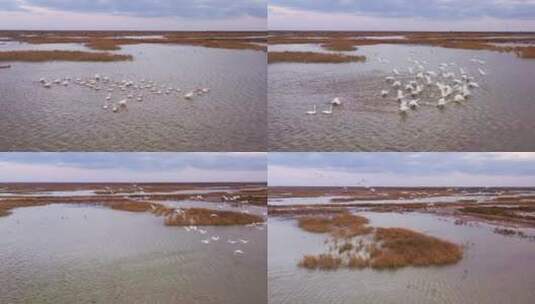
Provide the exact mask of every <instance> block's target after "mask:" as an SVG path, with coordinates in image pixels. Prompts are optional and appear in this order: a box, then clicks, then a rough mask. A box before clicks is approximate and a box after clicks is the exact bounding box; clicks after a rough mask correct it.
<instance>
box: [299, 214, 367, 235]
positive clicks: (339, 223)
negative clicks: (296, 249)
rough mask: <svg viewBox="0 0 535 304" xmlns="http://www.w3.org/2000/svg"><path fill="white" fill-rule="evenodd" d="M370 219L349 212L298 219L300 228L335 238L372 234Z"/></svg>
mask: <svg viewBox="0 0 535 304" xmlns="http://www.w3.org/2000/svg"><path fill="white" fill-rule="evenodd" d="M366 224H368V219H367V218H365V217H362V216H358V215H353V214H350V213H349V212H344V213H341V214H336V215H333V216H330V217H328V216H305V217H301V218H299V219H298V225H299V228H301V229H303V230H305V231H308V232H312V233H330V234H332V235H333V236H335V237H353V236H357V235H363V234H368V233H370V232H371V229H370V228H369V227H365V226H364V225H366Z"/></svg>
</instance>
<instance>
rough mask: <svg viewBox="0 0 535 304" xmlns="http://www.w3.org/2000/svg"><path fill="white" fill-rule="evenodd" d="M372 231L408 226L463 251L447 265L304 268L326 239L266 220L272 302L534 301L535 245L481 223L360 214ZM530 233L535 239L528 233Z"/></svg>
mask: <svg viewBox="0 0 535 304" xmlns="http://www.w3.org/2000/svg"><path fill="white" fill-rule="evenodd" d="M359 214H362V215H364V216H366V217H368V218H369V219H370V221H371V225H373V226H384V227H406V228H410V229H415V230H418V231H421V232H424V233H427V234H430V235H433V236H436V237H440V238H444V239H447V240H450V241H453V242H456V243H458V244H463V245H466V246H467V248H466V249H465V254H464V258H463V259H462V260H461V261H460V262H459V263H457V264H455V265H451V266H445V267H427V268H416V267H406V268H403V269H399V270H396V271H376V270H371V269H364V270H347V269H340V270H336V271H314V270H305V269H301V268H299V267H298V266H297V263H298V262H299V260H300V259H301V258H302V256H303V255H304V254H320V253H324V252H326V248H325V247H326V245H325V244H324V240H325V239H326V235H321V234H313V233H307V232H304V231H302V230H300V229H299V228H298V227H297V224H296V221H295V220H294V219H287V218H270V219H269V235H268V246H269V254H268V269H269V270H268V282H269V283H268V285H269V287H268V290H269V291H268V293H269V303H271V304H283V303H292V304H300V303H303V304H305V303H333V304H342V303H348V304H349V303H351V304H353V303H363V304H366V303H382V304H385V303H386V304H388V303H484V304H489V303H496V304H498V303H526V304H527V303H532V301H533V298H534V297H535V291H534V289H533V288H532V286H533V285H534V284H535V272H533V271H532V267H527V266H528V265H533V263H535V242H533V241H528V240H526V239H517V238H511V237H505V236H503V235H499V234H495V233H493V232H492V229H491V227H488V226H486V225H483V224H480V225H472V226H456V225H454V224H453V220H451V219H445V218H439V217H436V216H433V215H426V214H417V213H414V214H392V213H359ZM528 233H531V234H533V233H535V231H533V230H530V231H529V232H528Z"/></svg>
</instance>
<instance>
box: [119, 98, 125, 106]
mask: <svg viewBox="0 0 535 304" xmlns="http://www.w3.org/2000/svg"><path fill="white" fill-rule="evenodd" d="M119 105H120V106H121V107H126V99H123V100H120V101H119Z"/></svg>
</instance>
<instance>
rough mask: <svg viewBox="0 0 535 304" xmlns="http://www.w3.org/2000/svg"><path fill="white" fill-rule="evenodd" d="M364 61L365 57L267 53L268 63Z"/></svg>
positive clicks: (308, 53)
mask: <svg viewBox="0 0 535 304" xmlns="http://www.w3.org/2000/svg"><path fill="white" fill-rule="evenodd" d="M363 61H366V57H365V56H355V55H344V54H326V53H315V52H288V51H286V52H268V63H279V62H294V63H348V62H363Z"/></svg>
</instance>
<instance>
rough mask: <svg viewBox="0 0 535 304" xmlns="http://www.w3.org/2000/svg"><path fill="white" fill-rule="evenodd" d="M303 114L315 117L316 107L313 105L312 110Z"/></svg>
mask: <svg viewBox="0 0 535 304" xmlns="http://www.w3.org/2000/svg"><path fill="white" fill-rule="evenodd" d="M305 113H306V114H308V115H316V113H317V111H316V105H314V109H313V110H312V111H306V112H305Z"/></svg>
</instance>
